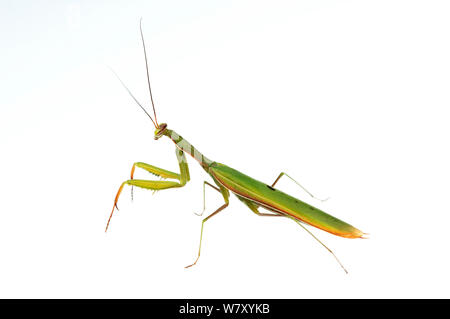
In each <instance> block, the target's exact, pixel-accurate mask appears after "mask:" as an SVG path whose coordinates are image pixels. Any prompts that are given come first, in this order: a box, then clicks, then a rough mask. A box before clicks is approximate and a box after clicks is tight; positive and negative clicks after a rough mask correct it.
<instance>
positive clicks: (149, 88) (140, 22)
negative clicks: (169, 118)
mask: <svg viewBox="0 0 450 319" xmlns="http://www.w3.org/2000/svg"><path fill="white" fill-rule="evenodd" d="M139 30H140V31H141V39H142V47H143V48H144V58H145V69H146V70H147V83H148V91H149V93H150V101H151V102H152V107H153V115H155V122H156V126H157V127H158V128H159V124H158V120H157V119H156V111H155V103H153V95H152V88H151V86H150V76H149V72H148V62H147V51H146V49H145V41H144V34H143V33H142V18H141V19H140V20H139Z"/></svg>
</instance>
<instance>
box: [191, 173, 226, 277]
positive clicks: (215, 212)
mask: <svg viewBox="0 0 450 319" xmlns="http://www.w3.org/2000/svg"><path fill="white" fill-rule="evenodd" d="M205 183H207V184H208V185H210V186H212V187H213V188H215V189H217V188H216V187H215V186H213V185H211V184H209V183H208V182H205ZM204 186H205V184H203V187H204ZM219 191H220V192H221V193H222V196H223V199H224V200H225V204H223V205H222V206H220V207H219V208H218V209H216V210H215V211H214V213H212V214H211V215H209V216H208V217H206V218H204V219H203V220H202V228H201V230H200V244H199V247H198V256H197V259H195V261H194V262H193V263H192V264H190V265H188V266H186V267H184V268H189V267H192V266H194V265H195V264H196V263H197V261H198V259H199V258H200V251H201V249H202V238H203V226H204V224H205V222H206V221H207V220H208V219H210V218H211V217H213V216H214V215H217V214H218V213H219V212H221V211H222V210H224V209H225V208H227V206H228V204H229V196H230V192H229V191H228V190H227V189H226V188H223V187H220V189H219Z"/></svg>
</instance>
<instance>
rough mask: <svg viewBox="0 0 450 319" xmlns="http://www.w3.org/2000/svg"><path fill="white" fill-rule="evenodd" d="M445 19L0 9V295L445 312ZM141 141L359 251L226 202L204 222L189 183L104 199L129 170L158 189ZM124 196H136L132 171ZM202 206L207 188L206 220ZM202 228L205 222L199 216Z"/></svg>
mask: <svg viewBox="0 0 450 319" xmlns="http://www.w3.org/2000/svg"><path fill="white" fill-rule="evenodd" d="M449 15H450V6H449V4H448V1H392V0H390V1H356V0H355V1H313V0H311V1H242V0H240V1H206V0H204V1H181V0H180V1H133V2H128V1H116V2H111V1H89V2H88V1H80V2H79V1H58V2H56V1H39V2H36V1H20V2H19V1H17V2H16V1H15V2H13V1H2V2H1V7H0V40H1V41H0V46H1V48H0V51H1V59H0V70H1V77H0V81H1V83H0V87H1V95H0V102H1V109H0V112H1V113H0V147H1V157H0V161H1V165H0V178H1V183H0V194H1V195H0V196H1V197H0V297H2V298H12V297H15V298H17V297H25V298H31V297H33V298H50V297H52V298H55V297H56V298H110V297H116V298H216V297H235V298H241V297H242V298H244V297H246V298H323V297H326V298H372V297H373V298H416V297H424V298H428V297H438V298H441V297H445V298H449V297H450V294H449V290H448V286H449V285H450V275H449V271H448V270H449V268H450V258H449V249H448V242H449V236H448V228H449V225H450V209H449V208H450V202H449V200H448V198H449V196H448V195H449V183H450V170H449V160H450V156H449V155H450V153H449V143H448V137H449V134H450V129H449V125H448V122H449V121H448V119H449V114H448V108H449V106H450V95H449V85H450V62H449V61H450V59H449V56H450V45H449V33H450V19H449ZM140 17H142V18H143V27H144V33H145V38H146V41H147V46H148V53H149V61H150V70H151V80H152V85H153V93H154V97H155V102H156V105H157V114H158V119H159V121H160V122H167V123H168V124H169V127H170V128H172V129H174V130H176V131H177V132H178V133H179V134H181V135H183V136H184V137H185V138H187V140H189V141H190V142H191V143H192V144H193V145H195V146H196V147H197V148H198V149H199V150H200V151H201V152H203V153H204V154H205V155H206V156H208V157H209V158H211V159H213V160H216V161H219V162H222V163H225V164H227V165H230V166H231V167H234V168H236V169H238V170H241V171H242V172H244V173H246V174H248V175H250V176H252V177H255V178H257V179H259V180H261V181H264V182H266V183H270V182H272V181H273V180H274V179H275V177H276V176H277V175H278V173H279V172H280V171H286V172H288V173H289V174H290V175H291V176H293V177H294V178H296V179H297V180H299V181H300V182H301V183H302V184H303V185H304V186H306V187H307V188H308V189H309V190H310V191H311V192H313V193H314V194H315V195H316V196H318V197H328V196H330V199H329V200H328V201H327V202H324V203H321V202H317V201H315V200H314V199H311V198H309V197H308V196H307V195H305V194H304V193H303V192H302V191H301V190H300V189H299V188H298V187H297V186H296V185H294V184H293V183H291V182H290V181H289V180H288V179H285V180H281V181H280V183H279V184H278V185H279V188H280V189H282V190H284V191H286V192H288V193H290V194H293V195H296V196H298V197H299V198H301V199H303V200H305V201H307V202H309V203H311V204H314V205H316V206H317V207H319V208H321V209H323V210H325V211H327V212H329V213H331V214H333V215H335V216H337V217H338V218H341V219H343V220H345V221H347V222H349V223H351V224H352V225H354V226H356V227H358V228H360V229H361V230H363V231H365V232H367V233H370V239H368V240H350V239H344V238H339V237H336V236H333V235H330V234H328V233H325V232H323V231H320V230H317V229H313V230H312V231H313V232H314V233H315V234H316V235H317V236H318V237H319V238H320V239H321V240H322V241H324V242H325V243H326V244H327V245H328V246H329V247H330V248H331V249H333V250H334V251H335V253H336V254H337V256H338V257H339V258H340V259H341V261H342V263H343V264H344V265H345V266H346V267H347V269H348V270H349V274H348V275H346V274H345V273H344V272H343V271H342V269H341V268H340V267H339V265H338V264H337V263H336V262H335V261H334V259H333V257H332V256H331V255H330V254H329V253H328V252H327V251H326V250H325V249H323V247H321V246H320V245H318V244H317V242H315V241H314V240H313V239H312V238H311V237H310V236H309V235H308V234H307V233H306V232H305V231H303V230H302V229H301V228H300V227H299V226H298V225H296V224H295V223H294V222H292V221H290V220H287V219H277V218H273V219H271V218H262V217H258V216H256V215H255V214H253V213H252V212H251V211H250V210H248V209H247V208H246V207H245V206H244V205H243V204H242V203H241V202H240V201H238V200H237V199H236V198H235V197H233V198H231V205H230V206H229V208H227V209H226V210H225V211H224V212H222V213H220V214H219V215H217V216H216V217H214V218H212V219H211V220H209V221H208V222H207V223H206V224H205V231H204V236H203V239H204V241H203V247H202V257H201V258H200V260H199V262H198V264H197V265H196V266H195V267H193V268H190V269H184V266H186V265H188V264H190V263H191V262H193V261H194V259H195V257H196V253H197V249H198V241H199V235H200V225H201V217H198V216H196V215H194V212H200V211H201V209H202V182H203V180H205V179H206V180H209V177H208V176H207V175H205V173H204V172H203V170H201V168H200V167H199V166H198V165H197V163H196V162H195V161H193V160H191V159H188V160H189V161H190V164H191V165H190V169H191V182H190V183H189V184H188V185H186V187H184V188H182V189H173V190H167V191H161V192H158V193H156V194H155V195H153V196H152V194H151V192H149V191H145V190H138V189H136V190H135V198H134V201H133V202H131V199H130V189H129V188H125V189H124V192H123V193H122V196H121V198H120V201H119V208H120V211H119V212H116V214H115V216H113V219H112V222H111V225H110V229H109V231H108V233H106V234H105V233H104V227H105V224H106V220H107V218H108V215H109V213H110V211H111V208H112V204H113V199H114V196H115V194H116V191H117V189H118V187H119V185H120V183H121V182H122V181H124V180H125V179H127V178H128V177H129V173H130V169H131V166H132V164H133V162H135V161H143V162H147V163H150V164H153V165H157V166H160V167H163V168H166V169H170V170H174V171H176V170H177V162H176V158H175V155H174V146H173V144H172V143H171V142H170V141H169V140H168V139H167V138H163V139H161V140H159V141H154V140H153V131H154V128H153V126H152V124H151V122H150V121H149V120H148V118H147V117H146V116H145V114H144V113H143V112H142V111H141V110H139V108H138V107H137V106H136V105H135V104H134V102H133V101H132V100H131V98H130V97H129V96H128V95H127V93H126V91H125V90H124V89H123V88H122V87H121V86H120V83H119V82H118V81H117V79H116V78H115V77H114V75H113V74H112V72H111V71H110V69H109V68H108V67H112V68H113V69H114V70H115V71H116V72H117V73H118V74H119V75H120V76H121V77H122V79H123V80H124V81H125V82H126V83H127V85H128V86H129V87H130V89H131V90H132V91H133V92H134V94H135V95H136V97H137V98H138V99H139V100H141V101H142V102H143V103H145V104H146V105H149V103H148V102H149V101H148V92H147V89H146V79H145V67H144V60H143V54H142V46H141V42H140V38H139V18H140ZM136 177H138V178H147V177H149V178H152V176H151V175H149V174H146V172H143V171H136ZM221 204H222V199H221V197H220V196H219V195H218V194H216V193H215V192H213V191H211V190H207V212H206V213H210V212H212V211H213V210H214V209H216V208H217V207H218V206H220V205H221ZM206 213H205V214H206Z"/></svg>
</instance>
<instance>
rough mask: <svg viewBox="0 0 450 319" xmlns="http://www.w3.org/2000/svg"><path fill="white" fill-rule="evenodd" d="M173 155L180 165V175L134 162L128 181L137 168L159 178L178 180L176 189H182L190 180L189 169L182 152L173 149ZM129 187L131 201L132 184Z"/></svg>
mask: <svg viewBox="0 0 450 319" xmlns="http://www.w3.org/2000/svg"><path fill="white" fill-rule="evenodd" d="M175 154H176V156H177V159H178V164H179V165H180V174H178V173H174V172H171V171H168V170H165V169H162V168H159V167H156V166H153V165H150V164H146V163H142V162H136V163H134V164H133V167H132V168H131V174H130V175H131V177H130V179H131V180H132V179H133V176H134V171H135V169H136V167H139V168H142V169H144V170H146V171H147V172H149V173H151V174H153V175H155V176H159V177H162V178H172V179H178V180H179V181H180V186H178V187H182V186H184V185H186V183H187V182H188V181H189V179H190V177H189V168H188V165H187V161H186V157H185V155H184V152H183V151H181V150H179V149H178V148H176V149H175ZM181 184H182V185H181ZM130 185H131V200H133V186H135V185H132V184H130ZM174 187H176V186H174ZM144 188H145V187H144Z"/></svg>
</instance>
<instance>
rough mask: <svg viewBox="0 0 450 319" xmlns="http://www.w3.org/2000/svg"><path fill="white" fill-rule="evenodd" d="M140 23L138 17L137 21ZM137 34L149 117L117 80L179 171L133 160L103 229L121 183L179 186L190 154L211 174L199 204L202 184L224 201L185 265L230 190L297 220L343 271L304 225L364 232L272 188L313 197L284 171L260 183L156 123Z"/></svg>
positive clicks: (348, 234)
mask: <svg viewBox="0 0 450 319" xmlns="http://www.w3.org/2000/svg"><path fill="white" fill-rule="evenodd" d="M141 22H142V20H141ZM139 27H140V34H141V39H142V46H143V49H144V57H145V67H146V71H147V83H148V90H149V93H150V101H151V104H152V108H153V116H154V117H152V116H151V115H150V114H149V113H148V112H147V111H146V110H145V108H144V107H143V106H142V105H141V104H140V103H139V102H138V100H137V99H136V98H135V97H134V96H133V94H132V93H131V91H130V90H129V89H128V88H127V87H126V86H125V84H124V83H123V82H122V80H120V78H119V77H118V76H117V74H116V76H117V77H118V78H119V81H120V82H121V83H122V85H123V86H124V87H125V89H126V90H127V91H128V93H129V94H130V95H131V97H132V98H133V99H134V101H135V102H136V103H137V104H138V106H139V107H140V108H141V109H142V110H143V111H144V112H145V113H146V114H147V116H148V117H149V118H150V120H151V121H152V123H153V125H154V127H155V134H154V139H155V140H159V139H160V138H161V137H163V136H166V137H168V138H169V139H170V140H171V141H172V142H173V143H174V144H175V154H176V157H177V160H178V165H179V173H175V172H171V171H168V170H165V169H162V168H159V167H156V166H153V165H150V164H146V163H142V162H136V163H134V164H133V166H132V169H131V177H130V179H129V180H126V181H124V182H123V183H122V184H121V185H120V187H119V190H118V192H117V195H116V197H115V199H114V206H113V209H112V211H111V214H110V216H109V219H108V222H107V225H106V229H105V232H106V231H107V230H108V226H109V223H110V221H111V217H112V215H113V213H114V209H115V208H117V201H118V199H119V196H120V194H121V192H122V189H123V187H124V186H125V185H130V186H131V187H133V186H136V187H140V188H144V189H149V190H153V191H158V190H164V189H169V188H177V187H183V186H184V185H186V183H187V182H188V181H189V180H190V176H189V167H188V163H187V161H186V157H185V153H187V154H189V155H191V156H192V157H193V158H194V159H195V160H196V161H197V162H198V163H199V164H200V166H201V167H202V168H203V169H204V170H205V172H206V173H207V174H208V175H209V176H210V177H211V179H212V180H213V182H214V183H215V185H213V184H211V183H209V182H207V181H205V182H204V184H203V203H204V200H205V186H209V187H211V188H212V189H214V190H216V191H217V192H218V193H220V194H221V195H222V197H223V200H224V203H223V204H222V205H221V206H220V207H218V208H217V209H216V210H215V211H214V212H213V213H211V214H210V215H209V216H207V217H206V218H204V219H203V221H202V225H201V231H200V244H199V249H198V255H197V258H196V259H195V261H194V262H193V263H192V264H190V265H188V266H186V268H189V267H191V266H193V265H195V264H196V263H197V261H198V259H199V257H200V251H201V244H202V235H203V226H204V224H205V222H206V221H207V220H209V219H210V218H212V217H213V216H215V215H217V214H218V213H219V212H221V211H223V210H224V209H225V208H227V207H228V204H229V197H230V192H231V193H233V194H234V195H236V196H237V198H238V199H239V200H241V201H242V202H243V203H244V204H245V205H246V206H247V207H248V208H249V209H250V210H251V211H252V212H253V213H255V214H257V215H259V216H270V217H288V218H290V219H292V220H294V221H295V222H297V223H298V224H299V225H300V226H301V227H302V228H303V229H305V230H306V231H307V232H308V233H309V234H310V235H311V236H312V237H313V238H314V239H315V240H317V241H318V242H319V243H320V244H321V245H323V246H324V247H325V248H326V249H327V250H328V251H329V252H330V253H331V254H332V255H333V256H334V257H335V258H336V260H337V262H338V263H339V265H340V266H341V267H342V269H343V270H344V271H345V272H346V273H347V270H346V269H345V268H344V266H343V265H342V264H341V262H340V261H339V260H338V258H337V257H336V256H335V255H334V253H333V252H332V251H331V250H330V249H329V248H328V247H327V246H325V245H324V244H323V243H322V242H321V241H320V240H319V239H318V238H317V237H316V236H314V235H313V234H312V233H311V232H310V231H309V230H308V229H307V228H306V227H305V225H306V224H307V225H311V226H314V227H316V228H319V229H322V230H324V231H327V232H329V233H331V234H334V235H336V236H340V237H345V238H363V236H364V235H365V233H363V232H362V231H360V230H359V229H357V228H355V227H353V226H352V225H350V224H348V223H346V222H344V221H342V220H340V219H338V218H336V217H334V216H331V215H329V214H327V213H325V212H323V211H322V210H320V209H318V208H315V207H313V206H311V205H309V204H307V203H305V202H303V201H301V200H299V199H297V198H295V197H292V196H290V195H288V194H286V193H284V192H282V191H280V190H278V189H276V188H274V187H275V185H276V183H277V182H278V181H279V179H280V178H281V177H282V176H287V177H289V178H290V179H291V180H293V181H294V182H295V183H297V184H298V185H299V186H300V187H301V188H302V189H303V190H305V191H306V192H307V193H308V194H309V195H310V196H311V197H314V196H313V195H312V194H311V193H310V192H308V191H307V190H306V189H305V188H304V187H303V186H301V185H300V184H299V183H298V182H296V181H295V180H294V179H293V178H291V177H290V176H289V175H287V174H286V173H284V172H282V173H280V174H279V175H278V177H277V179H276V180H275V181H274V182H273V183H272V184H271V185H268V184H265V183H262V182H260V181H258V180H256V179H253V178H251V177H250V176H247V175H245V174H243V173H241V172H239V171H237V170H235V169H233V168H231V167H229V166H227V165H225V164H221V163H218V162H215V161H212V160H210V159H208V158H207V157H206V156H204V155H203V154H202V153H201V152H200V151H199V150H198V149H196V148H195V147H194V146H193V145H192V144H190V143H189V142H188V141H186V140H185V139H184V138H183V137H181V136H180V135H179V134H178V133H176V132H175V131H174V130H171V129H169V128H168V127H167V124H166V123H161V124H160V123H158V121H157V118H156V111H155V105H154V102H153V96H152V90H151V86H150V77H149V70H148V61H147V52H146V49H145V42H144V36H143V33H142V23H140V25H139ZM136 167H138V168H141V169H143V170H146V171H148V172H150V173H152V174H154V175H156V176H159V177H162V178H164V179H171V180H172V181H166V180H161V181H154V180H143V179H134V178H133V175H134V171H135V169H136ZM260 208H265V209H266V210H268V211H270V212H271V213H262V212H260Z"/></svg>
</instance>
